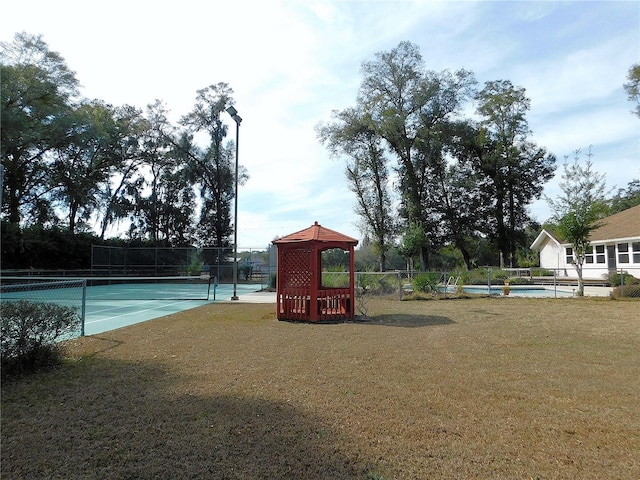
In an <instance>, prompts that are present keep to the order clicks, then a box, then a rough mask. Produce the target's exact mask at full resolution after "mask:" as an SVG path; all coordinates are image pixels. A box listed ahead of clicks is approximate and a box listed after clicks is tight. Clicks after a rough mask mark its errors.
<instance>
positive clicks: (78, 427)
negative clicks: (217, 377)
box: [0, 358, 375, 479]
mask: <svg viewBox="0 0 640 480" xmlns="http://www.w3.org/2000/svg"><path fill="white" fill-rule="evenodd" d="M209 388H210V389H211V390H214V391H215V389H214V388H211V387H209ZM2 412H3V421H2V424H3V425H2V432H1V440H2V448H3V452H2V457H3V458H2V464H1V472H0V473H1V476H2V478H139V479H146V478H149V479H151V478H217V479H227V478H229V479H231V478H332V479H353V478H368V477H367V475H368V474H371V472H373V471H374V470H375V469H374V467H373V465H374V463H371V462H368V461H366V460H365V459H364V457H363V455H362V454H361V453H358V451H357V450H356V449H354V448H353V447H349V445H350V442H349V441H348V439H347V438H344V435H343V434H341V433H339V432H336V431H334V430H331V429H330V428H328V427H327V426H326V425H324V424H323V421H322V419H321V418H319V417H317V416H315V415H313V414H311V413H309V412H305V411H302V410H300V409H299V408H296V407H295V406H292V405H291V404H288V403H283V402H277V401H271V400H268V399H264V398H248V397H244V396H241V395H237V394H231V393H226V394H225V393H222V392H215V393H214V394H212V395H210V396H206V395H195V394H192V393H189V391H188V390H186V389H185V387H184V386H183V385H182V380H181V376H178V375H175V374H172V373H170V372H169V371H168V370H167V369H166V368H165V367H164V366H162V365H160V364H156V363H148V362H147V363H144V362H135V363H129V362H121V361H116V360H112V359H108V360H107V359H97V358H87V359H80V360H77V361H76V363H75V364H67V365H66V366H65V367H63V368H61V369H59V370H58V371H55V372H48V373H43V374H39V375H36V376H33V377H30V378H26V379H23V380H21V381H19V382H16V383H13V384H11V385H10V386H9V387H8V388H3V390H2ZM351 445H353V444H352V443H351Z"/></svg>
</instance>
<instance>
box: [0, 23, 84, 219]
mask: <svg viewBox="0 0 640 480" xmlns="http://www.w3.org/2000/svg"><path fill="white" fill-rule="evenodd" d="M0 45H1V46H2V51H1V52H0V69H1V70H0V75H1V76H2V89H0V98H1V103H0V118H1V122H2V126H1V128H0V158H1V160H2V165H3V167H4V182H3V190H4V191H3V199H4V200H3V205H2V208H3V213H5V214H6V216H7V218H8V220H9V222H11V223H20V222H21V220H23V219H25V218H26V219H27V220H28V221H31V222H33V223H39V224H45V223H47V222H50V221H52V220H54V218H55V215H54V213H53V211H52V209H51V207H50V203H49V198H48V197H47V195H48V193H49V192H50V190H51V185H50V183H49V175H48V167H49V164H48V162H49V161H50V158H49V155H50V154H51V152H52V150H54V149H57V148H64V147H65V146H66V145H68V143H69V140H70V139H69V135H68V132H67V131H66V128H67V127H68V125H69V122H68V121H67V117H68V116H69V115H70V114H71V112H72V109H73V100H74V98H75V97H76V96H77V86H78V81H77V79H76V78H75V74H74V72H72V71H71V70H69V68H68V67H67V65H66V63H65V61H64V59H63V58H62V57H61V56H60V55H59V54H58V53H57V52H52V51H50V50H49V48H48V46H47V44H46V43H45V42H44V41H43V40H42V38H41V36H33V35H28V34H26V33H18V34H16V35H15V37H14V41H13V43H5V42H2V43H0Z"/></svg>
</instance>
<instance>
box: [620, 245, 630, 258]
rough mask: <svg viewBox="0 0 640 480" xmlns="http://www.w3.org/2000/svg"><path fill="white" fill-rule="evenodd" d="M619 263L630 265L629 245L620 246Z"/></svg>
mask: <svg viewBox="0 0 640 480" xmlns="http://www.w3.org/2000/svg"><path fill="white" fill-rule="evenodd" d="M618 263H629V244H628V243H619V244H618Z"/></svg>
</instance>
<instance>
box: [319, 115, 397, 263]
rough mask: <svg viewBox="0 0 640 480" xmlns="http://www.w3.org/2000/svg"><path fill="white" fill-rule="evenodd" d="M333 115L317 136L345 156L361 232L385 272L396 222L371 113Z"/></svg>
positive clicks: (378, 139)
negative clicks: (332, 120) (366, 237)
mask: <svg viewBox="0 0 640 480" xmlns="http://www.w3.org/2000/svg"><path fill="white" fill-rule="evenodd" d="M333 115H334V118H335V119H336V121H335V122H334V123H331V124H328V125H320V126H319V127H318V128H317V132H318V137H319V138H320V140H321V142H322V143H324V144H326V145H327V147H328V148H329V150H330V151H331V153H332V154H333V155H334V156H338V155H340V154H342V155H344V156H345V157H346V167H345V174H346V177H347V182H348V185H349V189H350V190H351V191H352V192H353V193H354V194H355V195H356V202H357V204H356V208H355V212H356V214H357V215H359V216H360V218H361V219H362V230H363V233H364V234H365V235H366V236H368V234H370V235H371V238H372V246H373V250H374V252H375V254H376V257H377V258H378V268H379V270H380V271H381V272H384V271H385V270H386V267H387V254H388V252H389V250H390V248H391V245H392V243H393V237H394V235H395V232H396V228H397V226H396V222H395V221H394V218H393V211H392V204H393V202H392V199H391V192H390V183H389V181H390V179H389V168H388V166H387V159H386V157H385V154H384V150H383V147H382V138H381V137H380V135H378V134H377V133H376V131H375V130H374V129H373V128H372V126H371V122H370V117H369V116H368V115H366V114H363V113H362V112H361V111H359V110H357V109H353V108H351V109H347V110H344V111H342V112H334V113H333Z"/></svg>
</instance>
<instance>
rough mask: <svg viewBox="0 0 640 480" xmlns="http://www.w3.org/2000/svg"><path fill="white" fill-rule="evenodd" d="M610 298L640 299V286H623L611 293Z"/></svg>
mask: <svg viewBox="0 0 640 480" xmlns="http://www.w3.org/2000/svg"><path fill="white" fill-rule="evenodd" d="M610 297H611V298H613V299H616V298H622V297H624V298H640V285H637V284H635V285H622V286H618V287H616V288H614V289H613V290H612V291H611V294H610Z"/></svg>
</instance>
